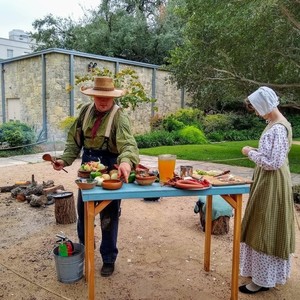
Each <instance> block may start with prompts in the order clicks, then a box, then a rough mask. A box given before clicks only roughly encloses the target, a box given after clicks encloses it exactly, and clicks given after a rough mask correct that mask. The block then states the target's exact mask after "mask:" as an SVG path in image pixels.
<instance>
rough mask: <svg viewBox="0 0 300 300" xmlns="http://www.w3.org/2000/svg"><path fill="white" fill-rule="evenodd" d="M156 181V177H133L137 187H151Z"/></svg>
mask: <svg viewBox="0 0 300 300" xmlns="http://www.w3.org/2000/svg"><path fill="white" fill-rule="evenodd" d="M156 179H157V177H156V176H153V175H149V176H139V175H136V177H135V181H136V182H137V183H138V184H139V185H151V184H152V183H153V182H155V180H156Z"/></svg>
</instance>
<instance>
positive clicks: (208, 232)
mask: <svg viewBox="0 0 300 300" xmlns="http://www.w3.org/2000/svg"><path fill="white" fill-rule="evenodd" d="M211 221H212V195H208V196H206V205H205V244H204V270H205V271H209V269H210V247H211Z"/></svg>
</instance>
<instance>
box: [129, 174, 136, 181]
mask: <svg viewBox="0 0 300 300" xmlns="http://www.w3.org/2000/svg"><path fill="white" fill-rule="evenodd" d="M134 181H135V172H131V173H130V174H129V177H128V183H133V182H134Z"/></svg>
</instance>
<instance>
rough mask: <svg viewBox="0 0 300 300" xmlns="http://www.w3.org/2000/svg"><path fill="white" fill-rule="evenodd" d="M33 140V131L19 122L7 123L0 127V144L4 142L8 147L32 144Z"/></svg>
mask: <svg viewBox="0 0 300 300" xmlns="http://www.w3.org/2000/svg"><path fill="white" fill-rule="evenodd" d="M35 138H36V136H35V133H34V131H33V129H32V128H31V127H29V126H28V125H26V124H24V123H21V122H20V121H9V122H7V123H4V124H2V125H0V143H4V142H6V143H8V144H9V146H10V147H17V146H24V145H29V144H32V143H34V141H35Z"/></svg>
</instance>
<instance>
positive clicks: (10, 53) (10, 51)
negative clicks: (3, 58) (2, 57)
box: [7, 49, 14, 58]
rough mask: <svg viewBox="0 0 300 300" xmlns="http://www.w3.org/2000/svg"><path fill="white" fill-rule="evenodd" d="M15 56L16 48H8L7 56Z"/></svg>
mask: <svg viewBox="0 0 300 300" xmlns="http://www.w3.org/2000/svg"><path fill="white" fill-rule="evenodd" d="M13 56H14V50H12V49H7V57H8V58H11V57H13Z"/></svg>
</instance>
